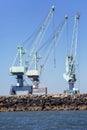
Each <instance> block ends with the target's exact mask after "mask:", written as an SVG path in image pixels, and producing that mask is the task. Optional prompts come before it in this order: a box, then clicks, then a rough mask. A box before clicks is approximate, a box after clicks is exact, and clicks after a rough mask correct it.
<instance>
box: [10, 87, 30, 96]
mask: <svg viewBox="0 0 87 130" xmlns="http://www.w3.org/2000/svg"><path fill="white" fill-rule="evenodd" d="M17 91H28V94H32V86H11V89H10V94H11V95H15V94H16V92H17Z"/></svg>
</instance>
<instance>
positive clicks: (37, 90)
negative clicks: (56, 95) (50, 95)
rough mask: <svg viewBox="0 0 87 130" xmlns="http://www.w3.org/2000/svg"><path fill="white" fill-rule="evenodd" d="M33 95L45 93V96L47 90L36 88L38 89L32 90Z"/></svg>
mask: <svg viewBox="0 0 87 130" xmlns="http://www.w3.org/2000/svg"><path fill="white" fill-rule="evenodd" d="M32 92H33V93H45V94H47V88H45V87H38V88H33V91H32Z"/></svg>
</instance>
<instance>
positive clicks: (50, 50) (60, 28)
mask: <svg viewBox="0 0 87 130" xmlns="http://www.w3.org/2000/svg"><path fill="white" fill-rule="evenodd" d="M67 19H68V17H67V16H65V18H64V20H63V22H62V23H61V24H60V26H59V27H58V29H57V31H56V32H55V33H54V35H53V36H52V42H51V46H50V48H49V51H48V54H47V56H46V58H45V60H44V63H43V64H42V65H41V71H42V69H43V67H44V65H45V64H46V62H47V60H48V58H49V56H50V53H51V52H52V49H53V47H54V45H56V44H57V39H58V38H59V36H60V34H61V32H62V30H63V27H64V25H65V23H66V20H67Z"/></svg>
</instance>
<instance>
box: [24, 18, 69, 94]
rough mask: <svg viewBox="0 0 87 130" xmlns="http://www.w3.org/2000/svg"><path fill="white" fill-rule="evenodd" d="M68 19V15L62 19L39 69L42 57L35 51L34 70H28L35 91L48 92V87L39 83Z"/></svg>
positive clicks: (27, 73)
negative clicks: (39, 61) (39, 60)
mask: <svg viewBox="0 0 87 130" xmlns="http://www.w3.org/2000/svg"><path fill="white" fill-rule="evenodd" d="M67 19H68V17H67V16H65V18H64V20H63V21H62V23H61V24H60V26H58V28H57V31H56V32H55V33H54V34H53V35H52V36H51V42H50V44H49V50H48V53H47V56H46V57H45V59H44V62H43V64H41V66H40V68H39V69H38V59H40V57H39V56H38V52H37V51H36V52H35V53H34V70H28V71H27V72H26V75H27V77H28V78H32V81H33V85H32V86H33V92H45V93H47V88H44V87H40V86H39V83H40V81H39V77H40V75H41V73H42V70H43V68H44V66H45V64H46V62H47V60H48V58H49V56H50V54H51V52H52V50H53V48H54V46H55V45H56V43H57V40H58V38H59V36H60V34H61V32H62V30H63V27H64V25H65V23H66V20H67Z"/></svg>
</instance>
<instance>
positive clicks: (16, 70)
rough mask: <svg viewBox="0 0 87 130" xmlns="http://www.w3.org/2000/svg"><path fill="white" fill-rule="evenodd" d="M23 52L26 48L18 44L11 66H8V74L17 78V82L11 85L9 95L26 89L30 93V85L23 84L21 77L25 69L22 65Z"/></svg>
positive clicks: (24, 52)
mask: <svg viewBox="0 0 87 130" xmlns="http://www.w3.org/2000/svg"><path fill="white" fill-rule="evenodd" d="M24 54H26V50H25V49H24V48H23V47H22V46H18V52H17V55H16V57H15V60H14V62H13V65H12V67H10V74H11V75H13V76H16V79H17V84H16V85H13V86H11V90H10V94H11V95H15V94H16V92H17V91H28V93H32V86H29V85H28V84H26V85H25V84H24V81H25V80H24V78H23V75H24V73H25V72H26V71H27V67H26V66H24V65H23V55H24ZM16 62H17V64H16Z"/></svg>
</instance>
